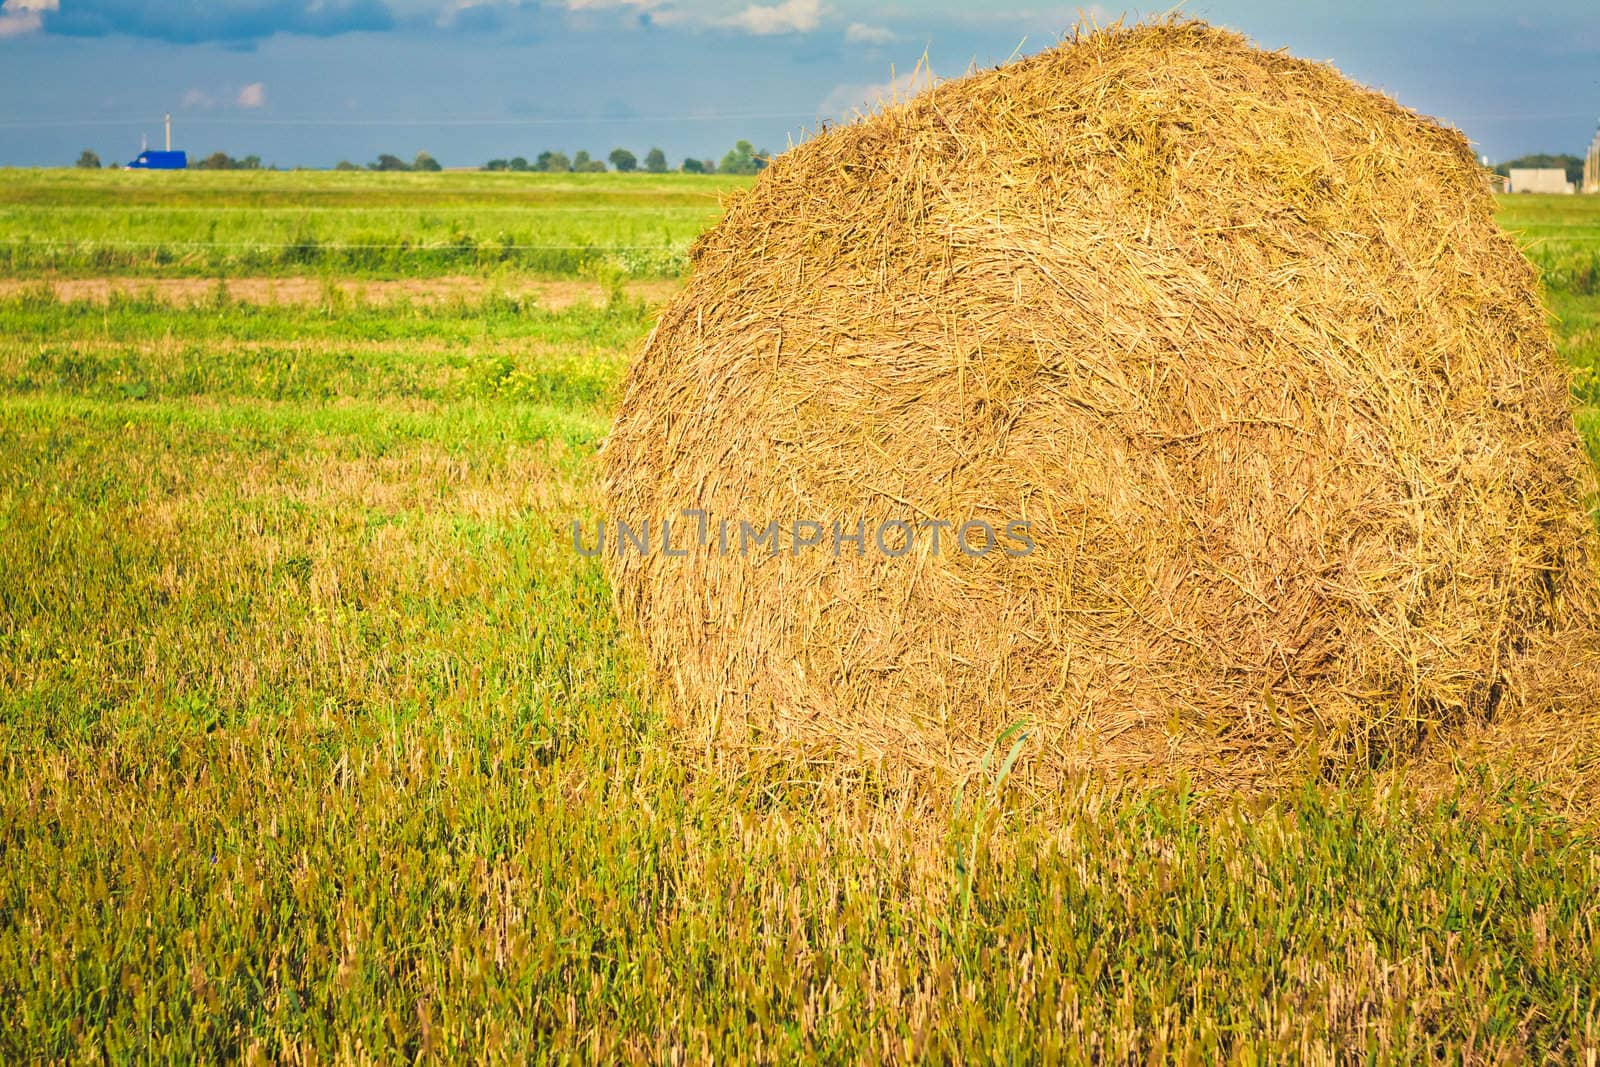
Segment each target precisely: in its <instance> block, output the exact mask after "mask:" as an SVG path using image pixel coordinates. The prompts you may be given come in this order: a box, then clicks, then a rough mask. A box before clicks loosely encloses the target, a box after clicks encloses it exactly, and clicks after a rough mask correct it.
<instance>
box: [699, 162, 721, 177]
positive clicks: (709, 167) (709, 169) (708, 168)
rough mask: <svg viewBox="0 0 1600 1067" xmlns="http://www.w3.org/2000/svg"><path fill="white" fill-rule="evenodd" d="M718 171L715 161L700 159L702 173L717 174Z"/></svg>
mask: <svg viewBox="0 0 1600 1067" xmlns="http://www.w3.org/2000/svg"><path fill="white" fill-rule="evenodd" d="M716 172H717V165H716V164H715V163H713V162H712V161H711V160H709V159H702V160H701V161H700V173H701V174H715V173H716Z"/></svg>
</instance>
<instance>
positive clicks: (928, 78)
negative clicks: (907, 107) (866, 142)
mask: <svg viewBox="0 0 1600 1067" xmlns="http://www.w3.org/2000/svg"><path fill="white" fill-rule="evenodd" d="M937 80H938V79H936V78H935V77H934V76H933V71H932V70H930V69H928V68H927V67H924V66H918V67H917V68H916V69H914V70H912V71H910V72H909V73H906V74H901V75H899V76H897V77H896V78H895V79H894V80H893V81H887V82H881V83H879V84H876V85H836V86H834V88H833V91H832V92H831V93H829V94H828V95H827V96H826V97H824V98H823V100H822V103H821V104H819V105H817V109H818V111H819V112H820V113H821V114H823V115H832V116H837V117H839V118H849V117H850V116H851V115H853V114H854V113H856V112H858V111H872V110H874V109H875V108H879V107H883V106H885V105H887V104H893V103H895V102H896V101H904V100H909V99H910V98H911V97H913V96H916V95H917V94H918V93H920V92H922V91H923V90H924V89H927V88H928V87H929V86H931V85H933V84H934V82H935V81H937Z"/></svg>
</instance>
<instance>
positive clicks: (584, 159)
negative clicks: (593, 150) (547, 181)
mask: <svg viewBox="0 0 1600 1067" xmlns="http://www.w3.org/2000/svg"><path fill="white" fill-rule="evenodd" d="M589 162H590V160H589V152H588V150H587V149H583V148H580V149H578V154H577V155H575V156H573V157H572V169H573V170H576V171H585V170H588V169H589Z"/></svg>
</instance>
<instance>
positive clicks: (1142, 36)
mask: <svg viewBox="0 0 1600 1067" xmlns="http://www.w3.org/2000/svg"><path fill="white" fill-rule="evenodd" d="M1492 216H1493V203H1492V200H1491V197H1490V192H1489V186H1488V183H1487V181H1486V180H1485V175H1484V172H1483V171H1482V169H1481V168H1480V167H1479V166H1478V164H1477V161H1476V160H1475V158H1474V156H1473V153H1472V151H1471V149H1470V147H1469V145H1468V143H1467V141H1466V139H1465V138H1464V137H1462V135H1461V134H1460V133H1458V132H1455V131H1453V130H1449V129H1445V128H1443V127H1441V126H1440V125H1438V124H1436V123H1435V122H1433V121H1432V120H1430V119H1428V118H1426V117H1423V116H1420V115H1418V114H1416V113H1414V112H1412V111H1409V110H1407V109H1405V108H1402V107H1400V106H1399V105H1398V104H1396V103H1395V102H1394V101H1392V100H1390V99H1389V98H1387V97H1385V96H1383V95H1381V94H1379V93H1376V92H1373V91H1370V90H1367V89H1364V88H1362V87H1359V86H1357V85H1355V84H1353V83H1351V82H1350V81H1348V80H1347V79H1345V78H1344V77H1343V76H1342V75H1341V74H1340V73H1339V72H1338V71H1337V70H1335V69H1333V68H1332V67H1330V66H1327V65H1320V64H1315V63H1310V62H1304V61H1301V60H1298V59H1295V58H1292V57H1289V56H1287V55H1284V54H1282V53H1277V52H1265V51H1261V50H1258V49H1256V48H1254V47H1253V46H1251V45H1250V44H1249V42H1247V41H1246V40H1245V39H1243V38H1241V37H1240V36H1238V35H1236V34H1233V33H1231V32H1225V31H1222V30H1218V29H1214V28H1211V27H1209V26H1206V25H1204V24H1202V23H1198V22H1193V21H1163V22H1160V23H1154V24H1146V25H1141V26H1135V27H1131V28H1124V27H1120V26H1119V27H1113V28H1111V29H1105V30H1095V31H1092V32H1080V33H1077V34H1075V35H1074V36H1073V37H1072V38H1071V39H1069V40H1066V41H1064V42H1063V43H1062V44H1061V45H1060V46H1058V47H1056V48H1054V49H1052V50H1050V51H1047V52H1044V53H1042V54H1039V55H1036V56H1033V57H1032V58H1029V59H1026V60H1024V61H1021V62H1018V63H1014V64H1012V65H1009V66H1005V67H1002V68H1000V69H996V70H991V71H987V72H981V73H975V74H972V75H970V76H968V77H965V78H962V79H960V80H955V81H946V82H943V83H940V84H938V85H936V86H934V87H932V88H930V89H928V90H927V91H924V92H922V93H921V94H920V95H918V96H916V97H915V98H914V99H911V100H910V101H909V102H906V103H901V104H896V105H893V106H889V107H886V108H885V109H883V110H882V111H881V112H879V113H876V114H873V115H871V116H868V117H865V118H863V119H862V120H861V121H858V122H855V123H854V124H851V125H847V126H843V127H839V128H834V129H829V130H825V131H823V132H822V133H820V134H819V135H818V136H816V137H815V138H813V139H811V140H809V141H807V142H805V143H804V144H801V145H800V146H798V147H796V148H794V149H792V150H791V151H789V152H787V153H785V154H784V155H782V156H781V157H780V158H778V159H776V160H775V161H774V162H773V164H772V166H771V167H770V168H769V169H768V170H767V171H766V172H765V173H764V174H763V175H762V176H761V177H760V179H759V180H758V181H757V182H756V184H755V186H754V188H753V189H752V190H751V191H749V192H748V193H746V194H744V195H741V196H738V197H737V198H736V199H735V200H734V201H733V202H732V203H731V204H730V206H729V210H728V211H727V213H726V216H725V218H724V220H723V221H722V223H721V224H720V225H719V226H717V227H716V228H715V229H714V230H712V231H710V232H709V233H707V234H706V235H705V236H704V237H703V238H702V239H701V240H700V241H699V242H698V244H697V245H696V246H695V248H694V250H693V253H692V262H693V269H692V275H691V277H690V279H689V281H688V284H687V287H686V288H685V290H684V291H683V292H682V294H681V295H680V296H678V297H677V298H676V299H675V300H674V301H673V302H672V303H671V304H670V305H669V306H668V307H667V308H666V309H665V311H664V313H663V315H662V317H661V319H660V322H659V324H658V325H657V327H656V329H655V331H654V332H653V333H652V334H651V336H650V338H649V340H648V342H647V343H646V345H645V346H644V349H643V351H642V352H641V354H640V355H639V356H638V358H637V359H636V361H635V362H634V364H633V366H632V367H631V369H630V371H629V374H628V377H627V380H626V385H625V392H624V397H623V400H622V402H621V406H620V410H619V413H618V415H617V419H616V424H615V427H614V430H613V432H612V435H611V437H610V439H609V441H608V443H607V444H606V446H605V448H604V450H603V468H604V487H605V488H604V492H605V506H606V514H607V517H608V519H610V520H613V521H615V520H622V521H625V522H628V523H629V524H630V525H631V527H632V528H634V529H637V528H638V527H639V526H641V525H642V524H643V523H645V522H649V523H651V525H652V531H651V535H652V537H653V538H658V536H659V529H660V527H659V523H660V522H661V521H662V520H663V519H665V520H668V521H673V522H674V523H675V530H676V531H677V532H676V534H675V537H676V538H678V539H679V540H681V539H683V538H685V537H686V538H688V540H689V542H690V550H689V551H688V553H687V555H684V556H681V557H679V556H666V555H664V554H662V553H661V552H660V551H654V552H652V553H651V554H649V555H645V554H642V553H640V552H638V551H636V550H626V551H622V552H620V553H618V552H617V551H614V548H615V547H616V538H615V536H613V539H612V541H611V542H609V543H608V544H607V551H606V558H607V565H608V569H609V571H610V574H611V577H612V579H613V582H614V587H615V590H616V595H617V598H618V601H619V604H620V608H621V610H622V612H623V614H624V616H625V617H626V618H627V619H628V620H630V621H631V623H632V624H633V625H634V627H635V628H636V630H637V632H638V633H639V634H640V635H641V637H642V639H643V642H644V644H645V646H646V648H647V649H648V653H649V659H650V662H651V663H652V665H653V667H654V669H655V673H656V676H657V677H658V678H659V679H660V680H661V682H662V683H663V685H664V688H665V689H666V690H667V691H668V694H669V695H670V696H671V697H672V700H671V703H672V705H673V706H674V707H675V708H676V709H677V713H678V714H679V715H681V716H682V718H683V720H684V723H685V725H686V727H687V728H688V729H689V730H690V731H691V732H692V735H693V736H694V737H695V738H697V739H698V742H697V743H704V744H707V745H709V746H711V747H712V749H713V750H715V751H719V752H722V753H724V754H726V755H735V756H738V757H739V758H740V762H745V761H746V760H747V758H748V757H749V756H750V754H752V753H762V752H779V753H783V754H785V755H786V756H792V757H800V758H822V759H831V760H847V761H849V760H857V759H865V760H866V761H868V762H869V763H871V762H877V763H879V764H880V765H882V766H886V767H897V768H902V769H915V768H918V767H930V766H931V767H944V768H957V769H959V768H962V767H970V766H971V765H972V764H973V763H974V761H976V760H977V759H978V758H979V757H980V755H981V754H982V753H983V752H984V751H985V750H986V749H987V748H988V747H989V746H990V745H991V743H992V742H993V741H994V739H995V737H996V736H997V735H998V734H999V733H1000V732H1001V731H1003V730H1004V729H1005V728H1006V727H1007V726H1008V725H1009V724H1012V723H1016V722H1019V721H1026V722H1027V723H1029V724H1030V727H1031V731H1032V738H1033V740H1032V742H1031V744H1032V745H1033V746H1034V747H1033V758H1034V763H1033V764H1032V765H1033V766H1034V767H1036V768H1045V769H1046V770H1050V769H1055V770H1058V771H1059V770H1066V769H1069V768H1073V767H1080V766H1081V767H1091V768H1120V767H1131V766H1151V765H1157V766H1168V767H1171V766H1178V765H1181V766H1185V767H1189V768H1200V769H1210V770H1214V771H1216V772H1217V773H1221V774H1246V775H1261V774H1267V775H1270V774H1272V773H1274V771H1275V770H1276V769H1278V768H1282V767H1284V766H1286V765H1288V763H1290V762H1292V761H1293V760H1295V759H1296V758H1298V757H1303V756H1306V755H1308V754H1311V755H1312V756H1314V758H1316V759H1317V760H1319V761H1322V762H1323V764H1324V766H1325V765H1326V761H1327V760H1328V759H1338V760H1341V761H1345V762H1347V763H1348V762H1352V761H1354V762H1366V761H1371V760H1374V759H1377V758H1378V757H1381V756H1384V755H1386V754H1394V753H1401V752H1405V751H1409V750H1412V749H1415V748H1416V747H1417V746H1418V744H1419V743H1420V742H1421V741H1422V740H1423V739H1424V738H1426V737H1427V736H1429V735H1430V734H1431V733H1433V732H1435V731H1437V730H1440V729H1448V728H1450V727H1452V726H1453V725H1461V724H1465V723H1468V722H1476V723H1482V722H1484V721H1487V720H1489V719H1491V718H1493V717H1494V716H1496V715H1497V714H1504V713H1506V712H1507V710H1508V709H1511V708H1514V707H1517V708H1520V707H1523V706H1525V705H1527V704H1528V702H1530V701H1533V700H1541V701H1548V700H1551V699H1555V697H1552V696H1551V694H1552V693H1557V694H1559V692H1560V691H1561V690H1562V689H1563V686H1566V687H1567V688H1568V689H1570V688H1571V684H1570V679H1569V678H1568V676H1567V667H1566V664H1567V662H1568V660H1567V657H1569V656H1570V655H1573V653H1572V652H1571V649H1572V648H1573V647H1575V646H1574V644H1573V642H1574V641H1579V642H1581V641H1585V640H1587V641H1592V640H1593V638H1592V636H1585V635H1592V631H1590V630H1588V629H1586V627H1588V626H1589V624H1590V619H1592V617H1593V614H1594V608H1595V604H1596V584H1597V582H1596V567H1595V558H1594V530H1593V526H1592V524H1591V522H1590V520H1589V518H1588V517H1587V515H1586V514H1585V511H1584V508H1585V503H1586V502H1587V501H1592V499H1593V488H1594V487H1593V485H1592V481H1593V470H1592V468H1591V466H1590V465H1589V463H1588V461H1587V459H1586V457H1585V455H1584V453H1583V449H1582V447H1581V444H1580V442H1579V440H1578V438H1577V436H1576V434H1575V432H1574V428H1573V424H1572V418H1571V413H1570V400H1569V395H1568V385H1567V378H1566V376H1565V373H1564V371H1563V369H1562V367H1561V365H1560V364H1559V361H1558V358H1557V355H1556V353H1555V351H1554V349H1553V347H1552V343H1551V339H1550V336H1549V332H1548V329H1547V325H1546V321H1545V312H1544V310H1543V308H1542V304H1541V299H1540V296H1539V289H1538V283H1537V279H1536V277H1535V275H1534V273H1533V272H1532V270H1531V269H1530V268H1529V266H1528V265H1527V263H1526V262H1525V261H1524V259H1523V257H1522V256H1521V255H1520V254H1519V252H1518V249H1517V247H1516V245H1515V244H1514V243H1513V241H1512V240H1511V239H1510V238H1509V237H1507V236H1506V235H1505V234H1504V233H1502V232H1501V231H1500V230H1499V229H1498V228H1497V227H1496V225H1495V222H1494V220H1493V217H1492ZM685 510H699V511H704V512H705V513H706V514H707V516H708V525H709V530H710V536H709V538H708V543H707V544H705V545H700V544H699V543H698V541H697V540H696V538H697V537H698V534H697V533H696V532H695V525H696V524H697V523H699V521H700V520H699V519H698V517H688V518H679V515H680V513H681V512H684V511H685ZM774 519H776V520H780V521H781V523H782V524H783V539H784V541H783V547H782V550H781V551H779V552H778V553H777V554H775V555H774V554H771V553H770V552H768V551H766V550H765V549H764V548H763V547H762V546H759V545H758V546H757V550H756V551H754V552H751V553H749V554H748V555H745V554H741V553H740V552H739V551H738V550H737V537H736V538H735V550H734V551H732V552H728V553H724V552H721V551H719V550H718V546H717V540H718V527H719V522H720V520H734V521H735V523H737V522H739V521H748V522H750V523H751V524H752V526H757V527H759V526H762V525H764V524H765V523H767V522H768V521H770V520H774ZM973 519H982V520H985V521H987V522H988V523H989V524H990V525H991V526H992V527H994V528H995V529H996V530H1003V529H1004V528H1005V526H1006V524H1007V523H1008V522H1010V521H1016V520H1021V521H1026V522H1027V523H1029V526H1028V530H1029V531H1030V539H1031V541H1032V543H1033V546H1034V549H1033V551H1032V552H1030V553H1027V554H1011V553H1007V552H1002V551H994V552H990V553H989V554H987V555H984V556H981V557H977V556H972V555H968V554H966V553H964V552H961V551H955V550H953V549H952V546H951V542H950V537H951V534H952V533H953V532H954V529H955V527H956V526H959V525H960V524H961V523H963V522H966V521H970V520H973ZM796 520H800V521H804V522H817V523H819V524H821V525H822V526H823V527H824V529H826V528H827V527H828V525H829V524H831V523H832V522H835V521H838V522H841V524H842V527H841V528H842V529H843V530H844V531H845V532H846V533H853V532H855V531H856V530H857V529H858V521H860V520H864V521H865V523H866V529H867V531H868V544H867V549H868V550H867V551H866V552H865V553H864V554H862V553H860V552H858V550H857V548H856V546H855V545H854V544H853V543H852V542H848V541H847V542H845V543H844V544H843V546H842V549H843V550H842V551H841V552H840V554H839V555H838V556H837V557H836V556H835V555H834V554H833V552H832V551H831V547H832V546H831V545H830V543H829V542H830V539H831V531H830V532H829V533H827V534H825V535H824V543H823V545H822V546H821V548H819V549H812V548H807V549H805V550H803V551H801V550H797V549H795V548H794V547H793V546H792V545H790V543H789V539H790V536H791V524H792V523H793V522H794V521H796ZM888 520H906V521H911V522H915V523H918V524H927V523H929V522H934V521H942V522H949V523H951V524H952V526H951V527H950V528H941V529H943V530H944V536H945V541H944V544H943V546H942V547H943V551H942V552H938V553H936V552H934V551H933V549H932V545H931V531H932V529H933V528H932V527H930V526H926V525H920V526H919V527H917V528H914V531H913V532H914V533H915V540H914V543H913V548H912V550H911V551H909V552H906V553H905V554H903V555H899V556H894V555H890V554H888V553H886V552H884V551H881V550H880V549H879V546H877V545H875V544H873V543H872V541H873V535H872V532H873V531H874V530H879V529H881V524H882V523H883V522H885V521H888ZM734 529H736V530H737V529H738V527H737V525H735V527H734ZM899 531H900V528H899V527H891V528H890V536H889V538H888V539H887V541H886V542H885V543H886V544H888V545H889V546H890V547H898V543H897V541H896V536H895V535H896V534H897V533H898V532H899ZM810 532H811V531H810V529H809V528H807V529H806V533H807V534H809V533H810ZM974 538H975V540H976V539H981V538H980V536H979V535H978V534H974ZM1009 544H1011V546H1012V547H1017V548H1020V547H1021V546H1020V542H1010V543H1009ZM623 547H624V548H625V549H627V548H630V546H628V545H627V544H626V543H624V545H623ZM657 547H658V548H659V546H657ZM674 547H675V548H676V547H678V546H677V545H675V546H674ZM1552 649H1557V650H1558V651H1556V652H1552V651H1551V650H1552Z"/></svg>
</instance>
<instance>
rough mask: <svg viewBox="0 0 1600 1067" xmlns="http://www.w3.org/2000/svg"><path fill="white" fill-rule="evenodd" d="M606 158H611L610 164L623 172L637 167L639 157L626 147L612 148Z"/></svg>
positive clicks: (625, 172)
mask: <svg viewBox="0 0 1600 1067" xmlns="http://www.w3.org/2000/svg"><path fill="white" fill-rule="evenodd" d="M607 158H609V159H610V160H611V165H612V166H613V167H616V168H617V170H619V171H621V172H622V173H623V174H627V173H629V172H631V171H635V170H638V169H639V157H638V156H636V155H634V154H633V153H632V152H630V151H628V150H627V149H626V148H613V149H612V150H611V155H610V156H609V157H607Z"/></svg>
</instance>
